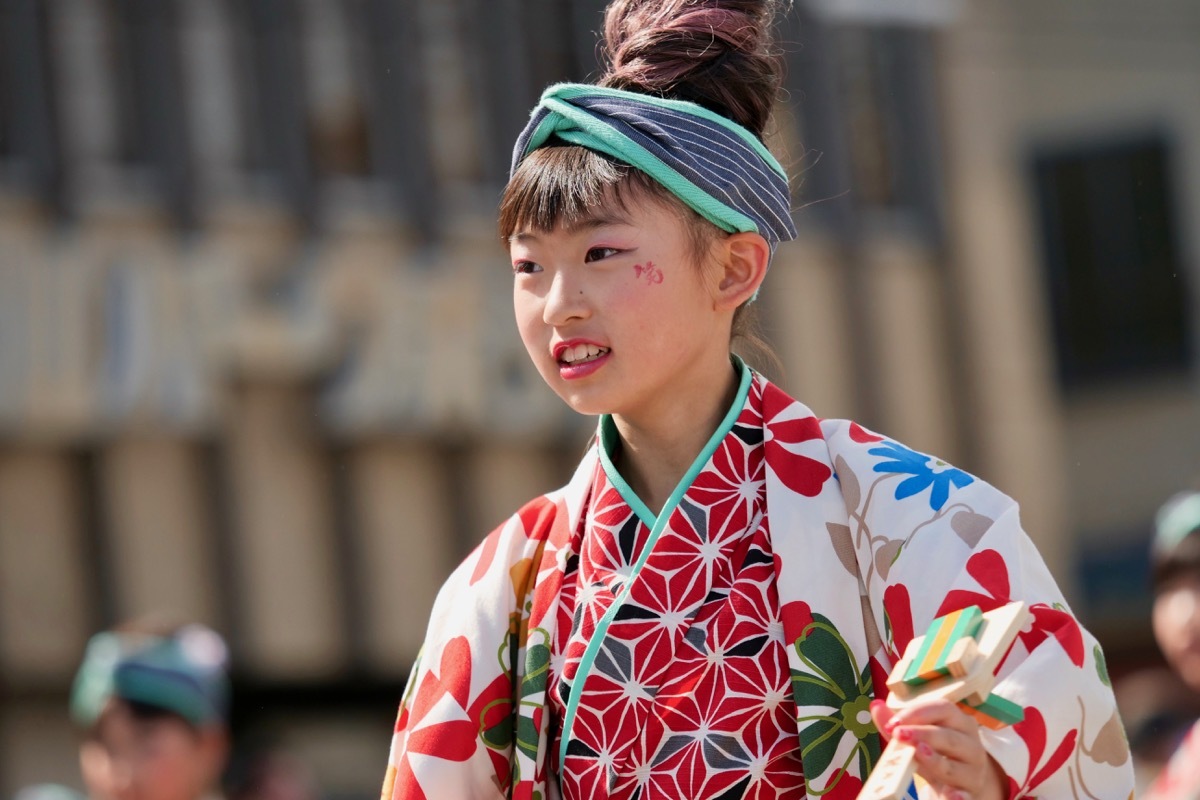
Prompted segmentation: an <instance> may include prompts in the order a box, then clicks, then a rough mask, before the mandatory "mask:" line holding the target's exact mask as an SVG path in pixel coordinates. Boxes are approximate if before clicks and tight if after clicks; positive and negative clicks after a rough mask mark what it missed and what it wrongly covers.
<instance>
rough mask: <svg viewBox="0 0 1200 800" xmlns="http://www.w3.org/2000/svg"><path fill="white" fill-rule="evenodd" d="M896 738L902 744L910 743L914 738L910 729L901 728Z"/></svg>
mask: <svg viewBox="0 0 1200 800" xmlns="http://www.w3.org/2000/svg"><path fill="white" fill-rule="evenodd" d="M896 738H897V739H899V740H900V741H902V742H911V741H912V740H913V739H914V738H916V737H914V736H913V732H912V729H911V728H901V729H900V730H899V731H897V732H896Z"/></svg>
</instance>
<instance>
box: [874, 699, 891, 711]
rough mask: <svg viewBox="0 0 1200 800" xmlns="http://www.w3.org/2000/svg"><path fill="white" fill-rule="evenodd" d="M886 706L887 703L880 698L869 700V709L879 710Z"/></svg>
mask: <svg viewBox="0 0 1200 800" xmlns="http://www.w3.org/2000/svg"><path fill="white" fill-rule="evenodd" d="M886 706H887V703H885V702H883V701H882V700H872V701H871V710H872V711H879V710H881V709H883V708H884V707H886Z"/></svg>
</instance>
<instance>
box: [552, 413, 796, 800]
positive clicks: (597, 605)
mask: <svg viewBox="0 0 1200 800" xmlns="http://www.w3.org/2000/svg"><path fill="white" fill-rule="evenodd" d="M758 407H759V403H758V402H757V398H755V399H754V400H753V401H752V402H750V403H749V404H748V405H747V408H746V409H744V410H743V411H742V414H741V416H740V417H739V419H738V421H737V422H736V423H735V425H734V428H733V432H732V435H729V436H726V437H725V438H724V439H723V440H722V442H721V444H720V445H719V447H718V448H717V451H716V452H715V453H714V455H713V457H712V463H711V467H710V468H709V469H706V470H704V471H703V472H702V473H701V474H700V475H699V476H698V477H697V479H696V481H695V482H694V483H693V484H692V485H691V486H690V487H688V489H687V492H686V493H685V494H684V496H683V498H682V500H681V501H680V503H679V505H678V506H677V507H676V509H675V511H674V513H673V514H672V515H671V517H670V521H669V523H668V525H667V528H666V529H665V530H664V532H663V534H662V536H661V537H660V538H659V539H658V542H657V544H656V546H655V548H654V550H653V552H652V553H651V555H650V557H649V558H648V559H647V561H646V563H645V565H644V566H643V568H642V569H641V571H640V572H639V573H638V575H637V578H636V580H634V582H633V584H632V586H630V590H629V594H628V597H627V598H625V600H624V602H623V604H622V605H621V607H620V609H619V612H618V613H617V615H616V617H615V619H614V620H613V622H612V624H611V625H610V626H609V627H608V631H607V635H605V637H604V640H603V643H602V645H601V647H600V650H599V654H598V656H597V657H596V660H595V665H594V667H593V669H592V670H591V672H590V674H589V675H588V676H587V680H586V684H585V688H584V695H583V698H584V699H583V700H582V701H581V702H580V704H579V706H578V710H577V713H576V716H575V718H574V724H573V726H572V731H571V737H570V741H569V743H568V748H567V761H566V765H565V766H566V768H565V769H561V768H560V765H559V764H558V753H559V750H560V736H561V731H558V732H557V733H558V735H556V736H555V737H554V738H553V740H552V747H551V749H550V752H551V763H552V764H553V766H554V770H555V772H556V773H559V774H561V776H562V790H563V794H564V796H566V797H579V798H583V797H588V798H598V799H599V798H640V797H686V798H694V799H695V800H707V799H708V798H714V799H715V798H721V797H747V798H757V797H762V798H803V797H804V796H805V792H804V777H803V775H804V771H803V766H802V764H801V761H800V742H799V739H798V738H797V736H796V722H795V715H796V708H795V703H794V702H793V701H792V691H791V676H790V674H789V671H788V660H787V650H786V646H785V644H784V639H783V624H782V622H781V621H780V618H779V596H778V593H777V592H776V590H775V569H774V562H773V560H772V558H771V555H770V553H771V550H770V541H769V537H768V535H767V530H766V526H765V524H764V523H765V520H764V515H763V512H764V505H765V502H766V480H765V475H764V464H763V453H762V447H761V443H760V440H761V436H759V435H755V434H756V433H758V432H759V431H761V425H762V422H761V419H758V418H757V417H756V415H755V413H754V409H756V408H758ZM590 492H591V497H592V498H594V499H593V500H592V501H591V502H590V503H589V504H588V512H587V517H586V524H585V526H584V527H583V528H582V529H581V530H580V531H579V532H578V535H577V537H576V540H575V541H573V542H572V551H573V552H577V553H579V556H578V557H577V558H572V559H571V560H570V561H569V562H568V564H567V568H566V574H565V579H564V583H563V589H562V600H561V603H560V605H559V611H558V621H557V626H556V627H557V636H556V640H555V643H554V646H553V647H552V653H553V655H552V656H551V660H550V686H551V687H552V689H551V692H550V704H551V708H552V709H553V710H554V712H555V715H556V718H557V719H560V720H561V719H563V718H564V717H565V714H566V705H567V698H568V697H569V695H570V693H571V691H572V687H573V686H574V685H575V684H576V683H577V679H578V668H579V662H580V659H581V658H582V656H583V653H584V651H585V649H586V647H587V645H588V642H589V641H591V640H592V638H593V636H594V634H595V630H596V625H597V622H598V621H599V619H600V618H601V617H602V616H603V615H604V614H605V612H606V611H608V610H609V608H610V607H611V606H612V603H613V601H614V598H615V595H616V593H617V592H618V591H619V590H620V588H621V587H622V586H623V585H624V584H625V583H626V582H627V581H628V580H629V577H630V575H631V572H632V568H633V566H634V564H635V562H636V560H637V555H638V554H639V553H640V552H642V550H643V548H644V547H645V545H646V543H647V541H648V540H649V537H650V527H649V526H647V525H646V523H645V522H644V521H643V520H641V519H640V518H639V517H638V515H637V514H636V513H635V512H634V510H633V508H631V507H630V505H629V504H628V503H627V502H626V501H625V499H624V498H623V497H622V496H621V493H620V490H619V489H618V488H617V486H615V485H614V484H613V482H612V481H611V480H610V476H609V475H608V473H607V472H606V471H605V470H597V471H596V474H595V478H594V480H593V482H592V486H591V489H590ZM585 531H586V536H583V535H582V534H583V533H584V532H585Z"/></svg>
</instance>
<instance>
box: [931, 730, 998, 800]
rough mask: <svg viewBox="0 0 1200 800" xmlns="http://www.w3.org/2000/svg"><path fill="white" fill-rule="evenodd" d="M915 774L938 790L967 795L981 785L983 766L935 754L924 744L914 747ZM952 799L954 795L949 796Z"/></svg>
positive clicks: (934, 751) (935, 752)
mask: <svg viewBox="0 0 1200 800" xmlns="http://www.w3.org/2000/svg"><path fill="white" fill-rule="evenodd" d="M915 760H916V764H917V774H918V775H920V776H921V777H922V778H924V779H925V780H926V781H928V782H929V783H930V785H932V786H934V787H936V788H939V789H952V790H954V791H955V792H959V793H967V796H968V797H969V796H970V795H969V793H970V792H971V791H973V790H976V789H978V788H979V787H980V786H982V785H983V780H984V774H983V769H982V767H983V765H981V764H968V763H965V762H962V761H958V760H957V759H953V758H950V757H948V756H946V755H944V754H942V753H939V752H937V751H936V750H934V749H933V748H932V747H930V746H929V745H928V744H926V743H925V742H920V743H919V744H917V746H916V758H915ZM949 796H950V797H954V794H950V795H949Z"/></svg>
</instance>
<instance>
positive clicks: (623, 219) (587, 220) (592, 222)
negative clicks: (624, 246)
mask: <svg viewBox="0 0 1200 800" xmlns="http://www.w3.org/2000/svg"><path fill="white" fill-rule="evenodd" d="M629 223H630V219H629V217H627V216H624V215H621V214H606V215H599V214H596V215H589V216H586V217H583V218H581V219H578V220H575V221H574V222H572V223H570V224H564V225H563V229H564V230H565V231H566V232H567V233H580V232H582V231H590V230H594V229H596V228H603V227H605V226H608V225H628V224H629ZM538 239H539V236H538V234H537V233H534V232H532V231H518V232H516V233H514V234H512V235H511V236H509V237H508V241H509V243H512V242H526V241H537V240H538Z"/></svg>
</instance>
